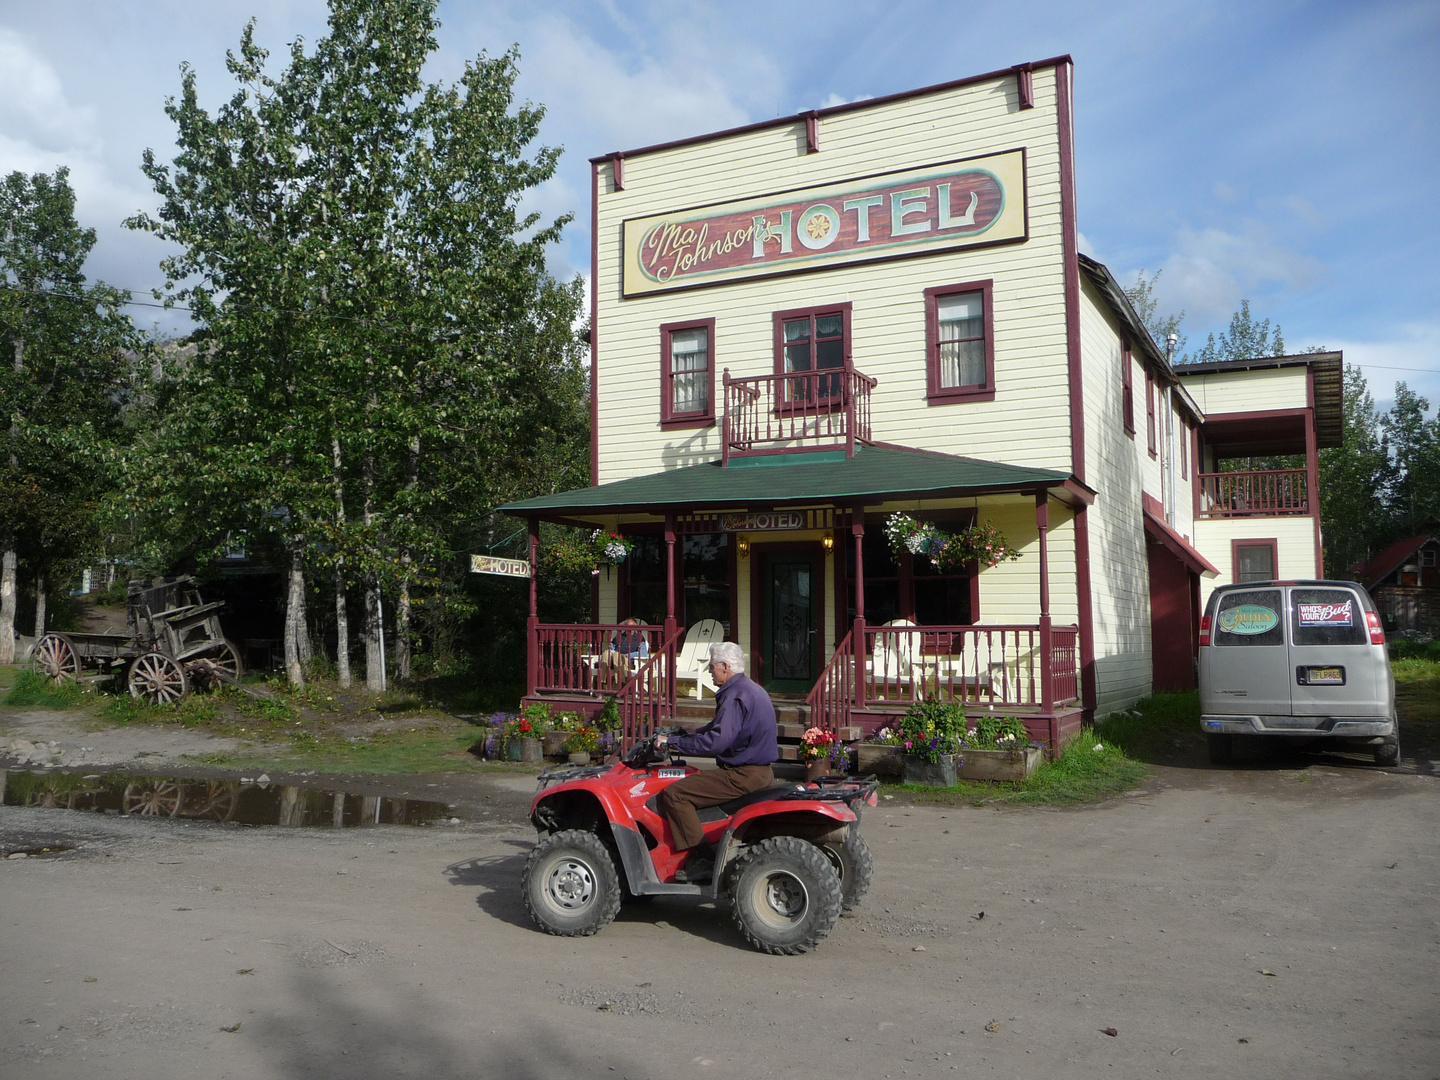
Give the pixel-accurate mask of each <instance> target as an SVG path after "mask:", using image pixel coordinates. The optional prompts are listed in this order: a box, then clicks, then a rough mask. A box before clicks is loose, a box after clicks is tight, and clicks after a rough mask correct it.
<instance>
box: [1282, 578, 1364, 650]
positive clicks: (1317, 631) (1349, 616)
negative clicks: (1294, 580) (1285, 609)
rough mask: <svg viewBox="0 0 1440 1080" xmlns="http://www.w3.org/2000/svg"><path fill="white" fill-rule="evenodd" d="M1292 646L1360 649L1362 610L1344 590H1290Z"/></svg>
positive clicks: (1362, 642) (1358, 601) (1347, 591)
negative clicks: (1292, 625) (1357, 647)
mask: <svg viewBox="0 0 1440 1080" xmlns="http://www.w3.org/2000/svg"><path fill="white" fill-rule="evenodd" d="M1290 603H1291V605H1292V612H1293V615H1292V619H1293V621H1294V631H1293V636H1292V637H1291V640H1292V641H1293V642H1295V644H1296V645H1364V644H1366V643H1367V642H1368V641H1369V640H1370V635H1369V633H1368V632H1367V631H1366V629H1365V610H1364V608H1362V607H1361V606H1360V599H1359V597H1357V596H1356V595H1355V594H1354V593H1352V592H1351V591H1350V590H1348V589H1292V590H1291V591H1290Z"/></svg>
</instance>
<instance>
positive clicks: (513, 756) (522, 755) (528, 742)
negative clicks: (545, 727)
mask: <svg viewBox="0 0 1440 1080" xmlns="http://www.w3.org/2000/svg"><path fill="white" fill-rule="evenodd" d="M505 760H506V761H528V762H536V761H543V760H545V758H544V755H543V754H542V753H541V752H540V740H539V739H506V740H505Z"/></svg>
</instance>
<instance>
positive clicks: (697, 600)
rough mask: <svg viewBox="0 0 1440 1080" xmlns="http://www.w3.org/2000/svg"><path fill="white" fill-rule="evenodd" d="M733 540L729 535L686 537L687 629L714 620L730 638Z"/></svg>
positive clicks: (685, 613) (684, 569)
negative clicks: (698, 623)
mask: <svg viewBox="0 0 1440 1080" xmlns="http://www.w3.org/2000/svg"><path fill="white" fill-rule="evenodd" d="M729 550H730V537H729V535H728V534H727V533H694V534H691V535H689V536H686V537H685V540H684V549H683V563H682V567H683V577H684V585H685V607H684V609H683V611H682V612H681V617H682V619H683V621H684V622H685V624H686V625H687V626H694V625H695V624H696V623H697V622H699V621H700V620H701V619H714V620H715V621H716V622H718V623H719V624H720V625H721V627H722V628H724V631H725V636H726V637H729V635H730V559H729Z"/></svg>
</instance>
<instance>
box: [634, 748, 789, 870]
mask: <svg viewBox="0 0 1440 1080" xmlns="http://www.w3.org/2000/svg"><path fill="white" fill-rule="evenodd" d="M774 783H775V773H774V772H773V771H771V769H770V766H769V765H736V766H733V767H731V766H727V765H721V766H720V767H719V768H717V769H714V770H707V771H705V772H698V773H696V774H695V775H694V776H687V777H685V778H684V779H683V780H676V781H675V783H673V784H671V785H670V786H669V787H667V788H666V789H665V790H664V791H662V792H661V793H660V810H661V812H662V813H663V814H664V815H665V820H666V821H667V822H669V824H670V836H671V839H672V841H673V843H674V846H675V850H676V851H683V850H684V849H686V848H692V847H694V846H695V845H696V844H698V843H700V842H701V841H703V840H704V839H705V832H704V830H703V829H702V828H701V827H700V818H699V816H698V815H697V814H696V813H695V811H696V810H699V809H700V808H701V807H704V806H719V805H720V804H721V803H723V802H729V801H730V800H731V799H738V798H739V797H740V796H741V795H748V794H750V792H752V791H759V790H760V789H761V788H766V787H770V786H771V785H772V784H774Z"/></svg>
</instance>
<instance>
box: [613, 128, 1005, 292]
mask: <svg viewBox="0 0 1440 1080" xmlns="http://www.w3.org/2000/svg"><path fill="white" fill-rule="evenodd" d="M1025 230H1026V218H1025V152H1024V151H1023V150H1010V151H1007V152H1006V153H1003V154H992V155H990V156H989V157H982V158H972V159H970V160H968V161H961V162H954V163H951V164H949V165H934V166H930V167H928V168H924V169H911V170H909V171H908V172H902V173H889V174H886V175H883V176H875V177H871V178H870V179H868V180H858V181H850V182H849V183H845V184H835V185H830V186H827V187H817V188H809V189H805V190H801V191H791V192H787V193H784V194H781V195H772V196H769V197H768V198H762V199H749V200H746V201H745V202H735V203H722V204H720V205H717V206H707V207H702V208H699V209H696V210H682V211H679V212H676V213H670V214H659V215H656V216H654V217H645V218H632V219H630V220H629V221H626V222H625V295H626V296H641V295H644V294H645V293H652V292H661V291H663V290H665V289H680V288H687V287H693V286H696V285H718V284H720V283H721V282H726V281H736V280H739V279H742V278H748V277H760V276H764V275H769V274H781V273H786V272H789V271H792V270H809V269H814V268H818V267H820V266H832V265H843V264H845V263H850V262H863V261H867V260H870V259H883V258H894V257H896V256H902V255H918V254H922V253H924V252H928V251H937V250H943V249H946V248H955V247H963V246H966V245H970V244H981V243H1002V242H1005V241H1011V240H1023V239H1025Z"/></svg>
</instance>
